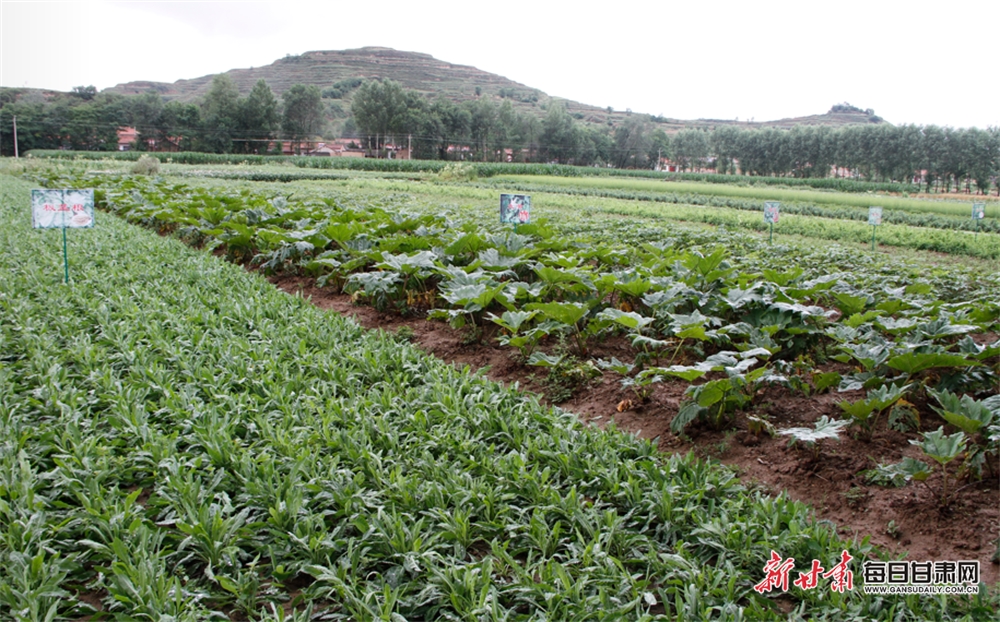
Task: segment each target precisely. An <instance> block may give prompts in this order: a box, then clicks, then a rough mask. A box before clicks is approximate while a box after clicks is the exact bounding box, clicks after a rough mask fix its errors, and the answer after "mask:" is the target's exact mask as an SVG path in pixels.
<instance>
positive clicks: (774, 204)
mask: <svg viewBox="0 0 1000 622" xmlns="http://www.w3.org/2000/svg"><path fill="white" fill-rule="evenodd" d="M780 216H781V203H779V202H778V201H764V222H766V223H767V224H769V225H770V226H771V234H770V236H769V237H768V239H767V242H768V244H773V243H774V223H776V222H778V218H779V217H780Z"/></svg>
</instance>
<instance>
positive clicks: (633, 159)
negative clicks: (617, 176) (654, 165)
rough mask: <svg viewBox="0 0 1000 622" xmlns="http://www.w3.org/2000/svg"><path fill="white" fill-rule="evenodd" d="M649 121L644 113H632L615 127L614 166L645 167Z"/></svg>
mask: <svg viewBox="0 0 1000 622" xmlns="http://www.w3.org/2000/svg"><path fill="white" fill-rule="evenodd" d="M648 134H649V123H648V117H646V116H645V115H633V116H630V117H629V118H627V119H625V122H624V123H622V124H621V125H619V126H618V127H617V128H615V136H614V157H613V158H612V163H613V164H614V165H615V167H616V168H646V167H647V163H648V159H647V156H648V152H649V137H648Z"/></svg>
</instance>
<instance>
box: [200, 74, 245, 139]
mask: <svg viewBox="0 0 1000 622" xmlns="http://www.w3.org/2000/svg"><path fill="white" fill-rule="evenodd" d="M239 115H240V91H239V89H237V88H236V83H235V82H233V79H232V78H230V77H229V76H227V75H225V74H219V75H217V76H215V77H214V78H212V86H211V87H210V88H209V90H208V93H207V94H206V95H205V99H204V100H203V101H202V104H201V120H202V131H201V143H202V148H203V149H204V150H205V151H210V152H213V153H230V152H232V150H233V136H234V135H235V134H236V133H237V132H238V131H239Z"/></svg>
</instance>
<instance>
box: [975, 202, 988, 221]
mask: <svg viewBox="0 0 1000 622" xmlns="http://www.w3.org/2000/svg"><path fill="white" fill-rule="evenodd" d="M972 217H973V218H974V219H976V220H982V219H984V218H986V204H985V203H973V204H972Z"/></svg>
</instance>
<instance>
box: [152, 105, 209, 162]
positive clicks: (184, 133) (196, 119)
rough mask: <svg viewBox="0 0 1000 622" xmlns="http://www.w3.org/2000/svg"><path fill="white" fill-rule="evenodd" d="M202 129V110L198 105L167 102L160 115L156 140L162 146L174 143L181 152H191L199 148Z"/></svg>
mask: <svg viewBox="0 0 1000 622" xmlns="http://www.w3.org/2000/svg"><path fill="white" fill-rule="evenodd" d="M201 127H202V123H201V109H200V108H198V106H197V105H195V104H184V103H181V102H178V101H172V102H167V104H166V105H165V106H163V111H162V113H161V114H160V128H159V130H158V131H157V133H156V140H157V142H159V143H160V144H163V143H165V142H168V141H169V142H171V143H174V144H176V145H177V149H178V150H180V151H191V150H193V149H196V148H197V144H198V141H199V139H200V136H201V129H200V128H201Z"/></svg>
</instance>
